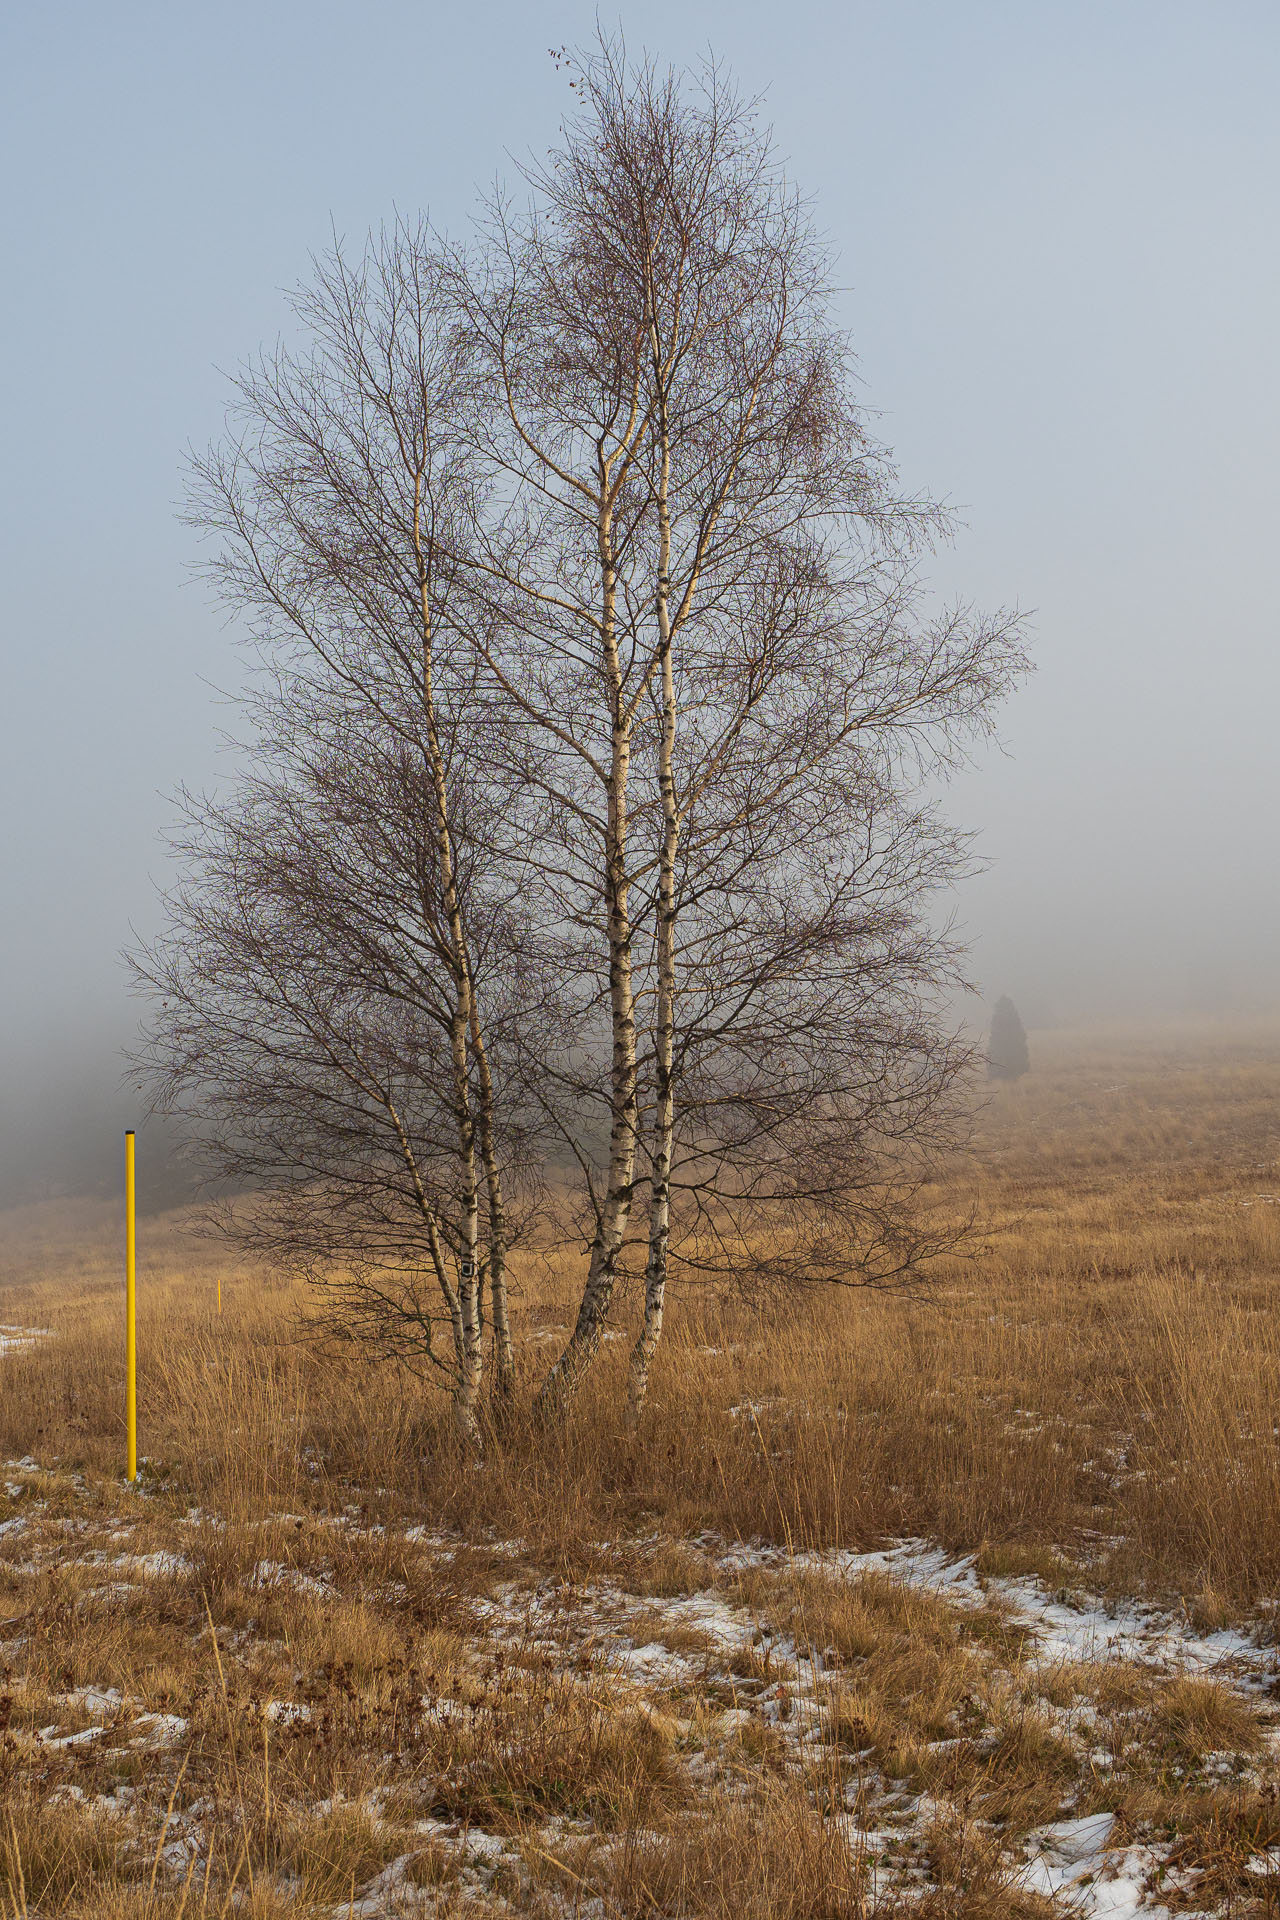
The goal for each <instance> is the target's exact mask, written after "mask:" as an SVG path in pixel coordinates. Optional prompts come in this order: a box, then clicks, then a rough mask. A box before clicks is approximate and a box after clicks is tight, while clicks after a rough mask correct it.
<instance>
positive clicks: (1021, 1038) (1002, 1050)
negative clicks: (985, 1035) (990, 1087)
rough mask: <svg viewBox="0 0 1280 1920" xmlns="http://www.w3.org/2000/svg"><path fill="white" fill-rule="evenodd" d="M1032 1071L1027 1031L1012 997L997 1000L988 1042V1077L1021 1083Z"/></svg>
mask: <svg viewBox="0 0 1280 1920" xmlns="http://www.w3.org/2000/svg"><path fill="white" fill-rule="evenodd" d="M1030 1070H1031V1056H1030V1054H1029V1053H1028V1052H1027V1030H1026V1028H1025V1027H1024V1026H1023V1024H1022V1022H1021V1020H1020V1019H1019V1018H1018V1009H1017V1008H1016V1007H1015V1006H1014V1004H1013V1002H1012V1000H1011V999H1010V998H1009V996H1008V994H1005V995H1004V996H1003V997H1002V998H1001V999H999V1000H997V1001H996V1008H995V1012H994V1013H993V1014H992V1016H991V1037H990V1039H989V1040H988V1041H987V1076H988V1078H989V1079H991V1080H1019V1079H1021V1077H1022V1075H1023V1074H1024V1073H1028V1072H1030Z"/></svg>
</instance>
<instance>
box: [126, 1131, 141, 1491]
mask: <svg viewBox="0 0 1280 1920" xmlns="http://www.w3.org/2000/svg"><path fill="white" fill-rule="evenodd" d="M136 1296H137V1232H136V1228H135V1225H134V1199H133V1128H132V1127H130V1129H129V1131H128V1132H127V1133H126V1134H125V1136H124V1422H125V1426H126V1428H127V1429H128V1447H129V1472H128V1478H129V1480H130V1481H131V1482H135V1481H136V1480H137V1478H138V1327H137V1297H136Z"/></svg>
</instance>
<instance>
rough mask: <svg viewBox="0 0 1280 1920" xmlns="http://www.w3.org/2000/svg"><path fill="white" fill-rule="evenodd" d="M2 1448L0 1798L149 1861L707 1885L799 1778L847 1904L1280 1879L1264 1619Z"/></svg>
mask: <svg viewBox="0 0 1280 1920" xmlns="http://www.w3.org/2000/svg"><path fill="white" fill-rule="evenodd" d="M4 1478H5V1484H6V1504H5V1507H4V1511H3V1514H2V1515H0V1587H2V1590H3V1596H4V1598H3V1607H2V1611H3V1616H4V1621H3V1628H2V1629H0V1631H2V1633H3V1649H2V1652H3V1659H4V1662H5V1666H6V1671H7V1674H8V1680H7V1689H8V1690H7V1693H6V1696H5V1703H4V1709H3V1712H4V1726H5V1733H4V1740H5V1772H4V1790H5V1794H6V1796H7V1801H6V1804H7V1805H10V1806H17V1807H18V1809H19V1812H20V1813H21V1814H22V1817H23V1818H26V1817H27V1816H28V1815H29V1816H30V1817H31V1819H33V1820H34V1819H35V1817H36V1814H37V1813H38V1811H39V1809H40V1808H44V1809H45V1810H46V1811H45V1816H44V1817H45V1818H46V1819H51V1818H54V1817H55V1815H56V1817H57V1818H59V1819H63V1820H66V1819H68V1818H70V1817H71V1816H72V1815H73V1814H74V1815H75V1817H76V1818H82V1820H83V1822H84V1823H86V1830H87V1826H88V1825H89V1824H92V1823H94V1822H96V1823H97V1824H98V1826H101V1825H102V1823H103V1822H106V1823H107V1825H108V1827H109V1828H110V1830H111V1832H112V1833H113V1834H114V1835H115V1836H116V1838H115V1841H114V1842H113V1845H114V1846H115V1852H114V1853H113V1855H112V1856H111V1857H112V1859H113V1860H114V1862H115V1866H114V1868H113V1871H118V1872H120V1873H123V1874H125V1875H126V1876H127V1875H128V1874H130V1873H134V1874H137V1875H139V1876H142V1877H144V1878H145V1874H146V1873H147V1872H150V1871H151V1870H152V1869H153V1868H154V1870H155V1871H156V1872H157V1873H158V1874H159V1875H160V1877H161V1882H162V1884H168V1883H170V1882H172V1883H173V1884H174V1885H175V1886H176V1885H177V1884H178V1883H180V1882H181V1881H183V1880H184V1879H186V1880H189V1881H190V1882H191V1884H192V1885H199V1884H201V1876H202V1875H205V1876H209V1875H212V1876H213V1877H214V1880H215V1884H217V1885H222V1886H223V1888H224V1891H225V1887H226V1884H227V1881H228V1874H229V1871H230V1867H231V1863H232V1862H233V1860H234V1859H235V1857H236V1855H237V1848H239V1849H240V1852H241V1853H242V1854H243V1855H244V1856H245V1858H255V1857H256V1862H257V1872H258V1874H259V1876H260V1877H261V1876H262V1875H263V1874H267V1873H269V1874H270V1875H271V1876H272V1884H273V1885H275V1886H276V1887H277V1889H278V1890H279V1894H280V1898H281V1899H284V1900H287V1901H289V1900H291V1901H293V1902H294V1903H295V1904H294V1905H293V1906H289V1907H287V1908H286V1909H284V1910H288V1911H297V1912H299V1913H302V1912H328V1911H332V1912H334V1913H339V1912H340V1913H344V1914H352V1915H366V1916H374V1915H392V1914H408V1913H413V1912H425V1911H442V1912H443V1911H450V1912H452V1911H459V1912H461V1911H466V1910H468V1906H469V1908H470V1910H471V1911H472V1912H507V1911H516V1912H540V1913H546V1914H548V1915H550V1914H559V1913H567V1912H569V1911H573V1912H575V1913H587V1912H594V1913H598V1914H601V1915H604V1914H612V1913H619V1914H624V1913H625V1914H632V1913H636V1914H638V1913H640V1912H648V1913H650V1914H651V1915H656V1914H659V1913H661V1912H662V1911H664V1910H669V1911H670V1912H671V1913H672V1914H673V1915H677V1914H702V1913H707V1914H711V1913H715V1912H722V1911H726V1910H728V1909H727V1908H726V1906H725V1904H724V1901H723V1900H721V1905H720V1906H719V1907H717V1906H716V1904H715V1899H716V1898H719V1897H720V1896H719V1895H717V1894H716V1891H715V1888H714V1887H711V1888H710V1890H709V1891H707V1890H706V1889H705V1888H704V1891H706V1898H707V1904H706V1905H705V1906H704V1905H698V1904H696V1899H695V1895H694V1894H693V1893H691V1892H689V1891H688V1889H687V1888H686V1890H685V1891H683V1892H681V1891H680V1890H679V1886H680V1884H683V1883H679V1882H678V1880H677V1879H672V1878H671V1874H670V1873H669V1872H668V1874H667V1880H665V1881H664V1880H663V1877H662V1876H663V1873H664V1872H666V1871H667V1869H666V1868H664V1867H663V1864H662V1863H663V1861H664V1860H667V1859H669V1858H670V1857H673V1856H674V1855H675V1854H676V1853H677V1852H678V1851H679V1849H681V1848H682V1847H683V1848H686V1849H687V1847H688V1846H689V1845H690V1844H691V1843H690V1840H689V1835H690V1834H691V1833H692V1832H694V1831H695V1830H696V1829H698V1828H699V1827H702V1828H706V1827H707V1826H708V1824H709V1823H712V1822H722V1821H724V1820H725V1819H726V1818H728V1817H730V1815H731V1814H732V1811H733V1809H734V1808H742V1809H746V1810H748V1812H749V1814H750V1818H751V1820H753V1821H754V1822H755V1825H754V1826H752V1827H751V1828H750V1831H751V1833H752V1834H754V1835H755V1839H754V1840H753V1842H752V1844H753V1845H758V1846H759V1847H760V1849H761V1852H760V1863H761V1864H760V1866H759V1873H760V1874H761V1875H766V1874H767V1873H768V1872H771V1871H773V1870H774V1869H773V1868H772V1867H770V1866H769V1865H768V1860H769V1859H771V1858H773V1857H774V1856H773V1855H770V1854H768V1853H767V1849H768V1847H769V1846H770V1845H772V1844H773V1843H772V1842H771V1840H770V1838H769V1822H770V1821H771V1820H773V1821H782V1820H783V1818H784V1815H783V1813H780V1812H779V1811H778V1809H779V1808H783V1807H784V1808H785V1819H786V1820H789V1821H791V1822H792V1823H793V1824H794V1823H795V1822H796V1821H797V1820H800V1821H801V1822H802V1824H803V1821H804V1820H809V1821H811V1823H813V1826H814V1830H815V1831H816V1830H817V1828H821V1829H822V1830H823V1832H824V1833H825V1834H826V1836H827V1839H828V1841H829V1840H830V1839H831V1837H832V1836H835V1837H836V1839H837V1840H838V1842H839V1846H840V1848H841V1853H840V1856H839V1858H840V1859H841V1860H842V1861H843V1863H844V1864H843V1866H842V1867H841V1868H840V1871H841V1872H842V1873H843V1874H844V1875H845V1880H846V1893H845V1894H844V1895H842V1896H841V1898H842V1899H843V1900H844V1902H845V1904H843V1905H839V1904H836V1905H831V1906H830V1907H829V1908H823V1909H822V1911H823V1913H824V1915H825V1914H826V1913H827V1912H828V1911H829V1912H830V1913H832V1914H839V1915H844V1914H845V1913H848V1914H850V1915H857V1914H861V1913H866V1914H868V1915H871V1914H877V1913H882V1914H886V1915H887V1914H890V1913H892V1914H898V1913H900V1912H904V1911H910V1910H918V1911H920V1912H921V1913H924V1914H930V1915H936V1914H941V1913H943V1912H945V1913H948V1914H955V1915H965V1914H968V1913H973V1914H988V1913H990V1914H995V1913H1008V1914H1010V1915H1031V1914H1037V1913H1049V1912H1053V1911H1063V1912H1066V1911H1072V1912H1077V1913H1080V1914H1084V1915H1094V1916H1104V1915H1105V1916H1122V1915H1131V1914H1132V1915H1137V1914H1146V1915H1161V1914H1174V1913H1204V1914H1219V1913H1223V1914H1225V1913H1227V1912H1230V1913H1232V1914H1235V1915H1241V1914H1245V1913H1249V1912H1256V1913H1258V1914H1263V1913H1265V1912H1268V1911H1274V1910H1275V1907H1274V1902H1275V1901H1276V1898H1277V1895H1278V1894H1280V1814H1278V1813H1277V1808H1276V1800H1277V1795H1276V1787H1275V1781H1276V1760H1277V1733H1276V1718H1277V1716H1276V1711H1275V1701H1276V1696H1277V1676H1278V1668H1277V1653H1276V1649H1275V1647H1274V1646H1273V1645H1270V1644H1267V1643H1266V1634H1265V1626H1266V1622H1265V1620H1264V1621H1262V1622H1261V1623H1260V1624H1259V1627H1258V1629H1257V1630H1256V1631H1253V1632H1250V1631H1246V1630H1245V1629H1243V1628H1231V1629H1225V1628H1224V1629H1220V1630H1217V1631H1205V1630H1202V1629H1199V1628H1197V1627H1196V1626H1195V1625H1194V1624H1193V1623H1192V1622H1191V1621H1189V1620H1187V1619H1185V1618H1182V1617H1179V1616H1177V1615H1173V1614H1170V1613H1167V1612H1162V1611H1161V1610H1159V1609H1158V1608H1155V1607H1149V1606H1144V1605H1139V1604H1137V1603H1133V1602H1129V1603H1125V1604H1120V1605H1117V1604H1114V1603H1112V1602H1109V1601H1104V1600H1103V1599H1101V1598H1099V1597H1098V1596H1096V1595H1091V1594H1090V1593H1088V1592H1087V1590H1085V1588H1084V1587H1083V1586H1081V1585H1078V1584H1076V1583H1075V1582H1074V1581H1072V1582H1068V1583H1067V1584H1065V1585H1063V1586H1061V1587H1059V1588H1057V1589H1056V1590H1053V1591H1050V1590H1049V1588H1048V1587H1046V1586H1045V1585H1044V1584H1043V1583H1042V1582H1040V1581H1037V1580H1036V1579H1033V1578H1030V1577H1027V1576H1020V1577H993V1576H991V1575H990V1574H984V1573H982V1572H980V1571H979V1565H980V1563H979V1561H978V1560H977V1559H975V1558H974V1557H972V1556H954V1555H948V1554H946V1553H944V1552H942V1551H941V1550H939V1549H937V1548H935V1547H932V1546H930V1545H929V1544H928V1543H926V1542H923V1541H899V1542H895V1543H890V1544H887V1545H883V1546H881V1547H879V1548H877V1549H876V1550H874V1551H867V1552H850V1551H845V1550H831V1551H822V1552H804V1553H792V1554H788V1553H785V1552H783V1551H781V1550H779V1549H777V1548H773V1547H766V1546H761V1545H759V1544H754V1543H750V1542H741V1541H737V1542H731V1541H724V1540H721V1539H718V1538H715V1537H712V1536H709V1535H708V1536H703V1537H700V1538H697V1539H693V1540H684V1541H673V1540H670V1539H665V1538H659V1537H656V1536H655V1537H652V1538H648V1539H639V1540H634V1539H633V1540H626V1541H618V1542H613V1543H602V1544H601V1545H600V1546H599V1547H598V1548H596V1549H595V1550H593V1551H592V1552H591V1553H590V1554H589V1555H587V1556H586V1559H585V1562H584V1563H583V1564H579V1565H577V1566H575V1567H573V1568H572V1569H568V1570H566V1569H564V1568H561V1569H559V1570H555V1569H551V1568H548V1567H546V1566H542V1565H539V1563H538V1560H537V1557H536V1555H534V1554H532V1553H531V1552H530V1551H529V1549H528V1548H527V1547H526V1546H525V1544H524V1543H522V1542H521V1541H519V1540H505V1541H496V1540H484V1541H475V1540H466V1539H463V1538H462V1537H460V1536H458V1535H455V1534H451V1533H450V1534H445V1533H440V1532H435V1531H433V1530H431V1529H430V1528H428V1527H425V1526H423V1525H422V1524H417V1525H414V1524H394V1523H391V1522H384V1523H378V1524H374V1523H370V1522H369V1521H368V1519H367V1517H363V1516H362V1515H361V1513H360V1511H359V1510H358V1509H353V1510H349V1511H347V1512H338V1513H332V1514H305V1513H300V1514H292V1513H280V1514H275V1515H272V1516H271V1517H270V1518H269V1519H268V1520H266V1521H264V1522H260V1523H257V1524H253V1525H249V1524H247V1523H239V1524H228V1523H227V1522H225V1521H223V1520H222V1519H221V1518H220V1517H219V1516H216V1515H209V1514H206V1513H202V1512H199V1511H197V1510H186V1511H182V1510H179V1509H178V1508H177V1507H176V1506H171V1505H170V1504H169V1503H168V1501H167V1498H166V1496H165V1495H164V1493H163V1490H160V1491H157V1492H153V1493H150V1494H148V1493H143V1494H138V1495H127V1494H122V1493H120V1492H118V1491H116V1490H109V1489H104V1488H103V1487H100V1486H99V1487H95V1486H92V1485H88V1484H86V1483H85V1482H84V1481H83V1480H80V1479H77V1478H76V1477H75V1476H64V1475H59V1474H57V1473H49V1472H44V1471H42V1470H41V1469H40V1468H39V1467H38V1466H37V1464H36V1462H35V1461H34V1460H31V1459H24V1460H21V1461H11V1462H9V1463H8V1465H7V1467H6V1469H5V1475H4ZM1066 1565H1067V1563H1066V1562H1065V1561H1064V1567H1065V1566H1066ZM780 1795H781V1796H786V1795H789V1796H790V1797H789V1798H786V1799H785V1801H784V1800H783V1799H780V1797H779V1796H780ZM797 1807H801V1808H802V1809H804V1810H806V1811H803V1812H802V1813H800V1814H798V1813H797V1812H796V1808H797ZM752 1810H754V1811H752ZM797 1831H798V1829H797ZM790 1832H791V1829H787V1831H786V1832H782V1831H781V1830H779V1834H778V1836H776V1838H777V1848H775V1852H777V1849H778V1848H781V1849H783V1850H784V1851H785V1848H786V1846H788V1845H790V1844H793V1841H792V1840H791V1839H789V1838H788V1834H789V1833H790ZM810 1838H812V1835H811V1836H810ZM794 1844H799V1842H798V1841H795V1842H794ZM805 1844H808V1842H807V1841H806V1842H805ZM966 1850H967V1851H966ZM975 1861H976V1862H978V1865H976V1866H975V1864H974V1862H975ZM157 1862H158V1865H156V1863H157ZM966 1862H967V1864H966ZM637 1863H639V1864H637ZM730 1865H731V1863H730ZM728 1871H730V1866H729V1865H725V1864H724V1863H723V1862H721V1864H720V1865H719V1866H717V1865H715V1863H714V1862H713V1863H712V1864H711V1865H710V1866H705V1865H704V1866H701V1867H699V1869H698V1872H699V1874H700V1875H701V1876H702V1879H703V1880H705V1879H706V1877H707V1875H708V1874H711V1875H713V1876H714V1874H715V1873H723V1872H728ZM753 1871H754V1869H753ZM646 1874H647V1875H649V1876H650V1880H649V1882H645V1878H644V1876H645V1875H646ZM219 1876H221V1879H219ZM637 1876H639V1878H637ZM668 1883H669V1885H670V1886H675V1887H676V1888H677V1891H676V1892H675V1893H670V1892H668V1894H667V1895H666V1896H665V1897H666V1898H668V1899H669V1900H670V1901H671V1902H672V1903H673V1904H671V1905H670V1906H669V1908H667V1909H664V1908H663V1907H662V1906H661V1905H660V1904H654V1901H655V1900H656V1899H657V1898H658V1896H657V1895H656V1894H655V1895H654V1897H653V1899H651V1900H649V1904H648V1905H647V1906H646V1904H645V1901H646V1899H648V1895H646V1894H645V1893H644V1886H645V1885H646V1884H649V1885H651V1886H652V1887H655V1888H660V1887H662V1886H666V1885H668ZM689 1884H690V1885H691V1884H692V1882H690V1883H689ZM637 1889H639V1891H637ZM698 1897H701V1896H698ZM832 1898H833V1899H834V1898H835V1896H834V1895H833V1896H832ZM939 1901H942V1902H943V1904H941V1905H939V1904H938V1902H939ZM984 1901H985V1902H986V1904H985V1905H984V1904H982V1902H984ZM1268 1901H1271V1902H1272V1903H1273V1904H1272V1906H1271V1907H1268V1905H1267V1902H1268ZM966 1903H968V1904H966ZM993 1903H994V1904H993ZM31 1910H32V1911H33V1912H47V1913H50V1914H52V1913H55V1912H64V1911H65V1912H66V1913H68V1914H70V1913H73V1912H77V1911H79V1910H78V1909H77V1908H75V1907H74V1905H71V1906H66V1907H59V1906H57V1905H55V1904H50V1903H49V1902H47V1901H46V1902H44V1903H43V1904H39V1903H37V1905H35V1906H33V1907H32V1909H31ZM214 1910H217V1909H216V1907H215V1909H214ZM767 1910H768V1911H771V1912H772V1911H774V1908H773V1907H770V1908H768V1909H767ZM776 1910H777V1911H779V1912H783V1911H786V1912H788V1913H791V1914H792V1915H793V1920H794V1916H796V1915H798V1914H799V1913H801V1912H802V1911H804V1910H802V1909H798V1908H794V1907H790V1908H788V1907H784V1906H782V1905H779V1906H777V1908H776Z"/></svg>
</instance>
